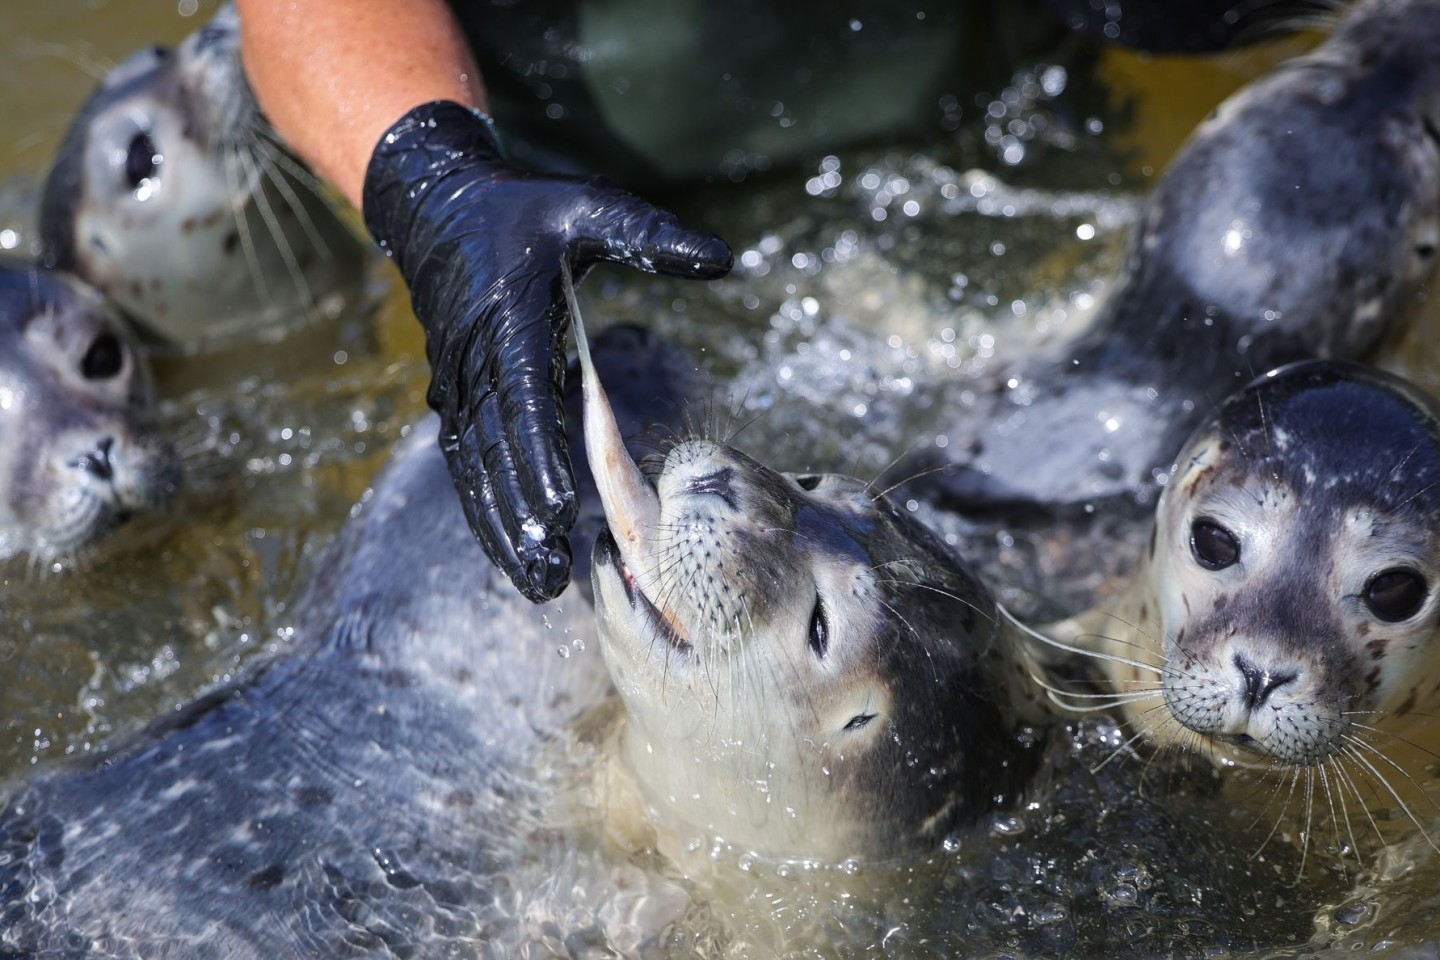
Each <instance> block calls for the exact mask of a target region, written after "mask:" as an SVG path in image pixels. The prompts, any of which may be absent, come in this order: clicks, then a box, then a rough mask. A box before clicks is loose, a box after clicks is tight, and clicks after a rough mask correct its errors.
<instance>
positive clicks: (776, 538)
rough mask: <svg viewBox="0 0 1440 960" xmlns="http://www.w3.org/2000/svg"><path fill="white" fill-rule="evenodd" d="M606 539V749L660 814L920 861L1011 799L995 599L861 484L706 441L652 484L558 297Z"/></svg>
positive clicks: (781, 843)
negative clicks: (620, 717) (614, 729)
mask: <svg viewBox="0 0 1440 960" xmlns="http://www.w3.org/2000/svg"><path fill="white" fill-rule="evenodd" d="M570 314H571V317H572V318H574V322H575V330H576V337H577V340H578V341H579V344H580V360H581V368H582V371H583V377H584V393H585V426H586V430H585V442H586V452H587V455H588V457H589V462H590V464H591V469H592V470H593V471H594V474H595V478H596V483H597V489H598V491H599V495H600V500H601V502H602V503H603V504H604V508H605V517H606V521H607V527H606V530H605V531H604V532H602V533H601V535H600V537H599V539H598V540H597V542H596V545H595V559H594V563H593V565H592V570H593V574H592V576H593V580H594V598H595V613H596V620H597V624H598V627H599V635H600V644H601V649H602V651H603V652H604V655H605V663H606V666H607V667H608V668H609V671H610V675H611V677H612V679H613V680H614V683H615V686H616V688H617V689H618V690H619V693H620V697H621V699H622V701H623V702H624V707H625V721H624V730H623V733H622V736H621V743H620V752H621V753H622V754H623V756H624V759H625V767H626V770H627V771H628V772H629V773H630V775H631V776H633V777H634V778H635V780H636V781H637V783H638V786H639V791H640V794H641V796H642V797H643V798H644V800H645V802H646V803H647V804H648V805H649V806H650V807H651V809H653V810H654V811H656V813H657V814H658V816H659V819H660V820H662V821H666V822H668V823H670V824H671V825H672V828H673V825H675V824H684V825H685V826H686V827H688V828H689V829H699V830H702V831H704V832H705V833H706V834H708V835H709V836H710V837H711V838H714V837H723V838H724V839H725V840H726V841H730V842H734V843H737V844H739V845H741V846H742V847H744V848H746V849H749V850H754V851H760V852H761V853H762V854H763V855H766V856H770V857H786V856H789V857H805V858H810V859H815V860H821V861H831V862H838V861H840V860H843V859H845V858H853V857H869V858H875V857H877V856H878V857H882V858H883V857H893V856H896V855H899V854H902V853H905V852H907V851H911V850H914V849H917V848H918V849H927V848H928V849H934V848H936V847H937V846H938V845H939V843H940V841H941V840H943V839H944V838H945V837H946V836H948V835H950V834H951V833H952V832H953V831H955V830H956V829H957V828H959V827H961V826H964V825H967V824H970V823H973V822H974V821H975V820H976V819H977V818H978V817H979V816H980V815H982V814H984V813H986V812H988V811H989V810H991V809H993V808H994V807H995V806H997V805H1001V804H1003V803H1006V802H1008V801H1012V800H1013V799H1014V798H1015V797H1016V796H1017V793H1018V790H1019V788H1020V787H1021V786H1022V785H1023V782H1024V778H1025V776H1026V775H1027V774H1028V773H1029V770H1028V768H1027V765H1026V764H1024V763H1022V762H1020V756H1019V751H1018V750H1017V747H1016V743H1015V738H1014V732H1015V730H1014V728H1015V725H1016V724H1015V719H1014V718H1015V715H1016V710H1015V709H1014V707H1015V705H1012V704H1011V703H1010V701H1009V699H1008V696H1009V691H1008V690H1007V688H1006V686H1005V683H1004V678H1006V677H1008V676H1010V675H1011V674H1013V672H1014V671H1013V670H1010V669H1008V664H1009V658H1008V651H1009V649H1010V648H1009V646H1008V644H1007V637H1006V635H1005V628H1004V621H1003V619H1002V618H1001V616H1000V614H999V611H998V609H997V608H996V604H995V601H994V598H993V597H992V596H991V595H990V593H989V591H987V590H986V589H985V588H984V587H983V586H982V585H981V584H980V582H979V581H978V580H976V579H975V578H974V577H973V576H972V575H971V574H970V573H969V571H968V570H966V569H965V568H964V567H963V566H961V565H960V564H958V563H957V562H956V560H955V559H954V557H953V556H952V555H951V554H950V553H949V552H948V551H947V550H946V549H945V547H944V546H943V545H942V544H941V543H940V542H939V541H938V540H937V539H935V537H934V536H933V535H932V534H930V532H929V531H928V530H926V529H925V528H923V527H922V526H921V525H920V524H919V523H918V522H916V521H915V520H913V519H912V518H910V517H909V516H908V515H906V514H904V513H902V512H900V511H898V510H897V509H896V508H895V507H894V506H892V505H891V504H890V503H889V501H887V500H885V499H884V498H883V497H876V496H875V495H874V494H873V493H872V492H871V491H870V490H869V488H868V487H867V485H866V484H864V483H863V482H861V481H859V480H852V479H850V478H848V477H841V476H837V475H805V476H793V475H786V474H782V473H778V472H776V471H774V470H772V469H770V468H768V467H766V466H764V465H762V464H760V463H759V462H757V461H755V460H752V459H751V458H749V457H747V456H746V455H744V454H742V453H740V452H739V451H738V450H736V449H734V448H733V447H731V446H729V445H727V444H724V443H721V442H718V441H716V440H711V439H703V438H693V439H689V440H686V441H684V442H681V443H679V444H678V445H676V446H675V447H674V448H673V449H671V450H670V451H669V453H668V454H667V455H666V456H665V459H664V462H663V464H662V465H661V467H660V469H659V472H658V475H657V476H656V477H655V479H654V481H653V485H652V482H651V481H650V480H649V479H647V478H646V476H645V475H644V474H643V473H642V472H641V471H640V469H639V467H638V466H636V465H635V464H634V463H633V462H632V461H631V460H630V458H629V455H628V454H627V453H626V452H625V447H624V445H623V444H622V443H621V437H620V434H619V432H618V430H617V429H616V428H615V426H614V421H613V419H612V418H611V416H610V414H609V412H608V404H607V403H606V400H605V395H604V391H603V389H602V388H601V385H600V381H599V379H598V377H597V376H596V373H595V368H594V365H593V364H591V363H590V362H589V351H588V348H587V346H586V340H585V334H584V327H583V323H582V321H581V320H580V314H579V310H578V308H577V306H576V304H575V303H574V302H573V300H572V302H571V303H570Z"/></svg>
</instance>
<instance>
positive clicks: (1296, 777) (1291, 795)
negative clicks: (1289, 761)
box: [1249, 766, 1300, 861]
mask: <svg viewBox="0 0 1440 960" xmlns="http://www.w3.org/2000/svg"><path fill="white" fill-rule="evenodd" d="M1299 782H1300V768H1299V767H1297V766H1292V767H1291V768H1290V790H1289V792H1287V793H1286V795H1285V802H1284V804H1282V805H1281V807H1280V810H1279V812H1278V813H1277V814H1276V816H1275V823H1274V824H1273V825H1272V826H1271V827H1270V832H1269V833H1267V834H1265V837H1264V839H1262V840H1261V841H1260V846H1258V847H1256V848H1255V852H1254V853H1252V854H1250V857H1249V859H1250V860H1251V861H1254V860H1255V859H1256V858H1257V857H1259V856H1260V854H1261V853H1263V852H1264V850H1265V848H1266V847H1267V846H1268V845H1269V844H1270V841H1271V840H1272V839H1274V837H1275V834H1276V833H1278V832H1279V830H1280V825H1281V824H1282V823H1284V822H1285V814H1286V812H1287V811H1288V810H1289V809H1290V804H1291V802H1292V801H1293V800H1294V799H1295V788H1296V786H1297V785H1298V784H1299ZM1279 792H1280V788H1279V784H1277V785H1276V789H1275V795H1278V794H1279ZM1269 809H1270V804H1269V803H1267V804H1266V805H1265V810H1262V811H1260V813H1258V814H1256V816H1255V823H1259V822H1260V818H1261V817H1263V816H1264V815H1265V812H1266V811H1267V810H1269ZM1253 825H1254V824H1252V826H1253Z"/></svg>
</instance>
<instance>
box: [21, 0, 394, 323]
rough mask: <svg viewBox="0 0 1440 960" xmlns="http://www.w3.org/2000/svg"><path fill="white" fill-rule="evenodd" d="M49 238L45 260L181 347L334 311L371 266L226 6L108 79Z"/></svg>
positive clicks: (62, 188) (79, 130)
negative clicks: (294, 140) (266, 105)
mask: <svg viewBox="0 0 1440 960" xmlns="http://www.w3.org/2000/svg"><path fill="white" fill-rule="evenodd" d="M39 233H40V243H41V261H42V262H43V263H45V264H46V265H47V266H50V267H54V268H58V269H64V270H69V271H72V272H74V273H76V274H78V275H79V276H81V277H82V278H84V279H86V280H88V281H89V282H90V283H91V284H93V285H94V286H96V287H97V288H99V289H100V290H101V291H102V292H103V293H104V294H105V295H106V296H107V297H109V298H110V300H111V301H112V302H113V303H115V304H116V305H117V306H118V307H119V308H120V309H121V310H122V311H123V312H124V313H125V314H127V315H128V316H129V317H131V318H132V319H133V320H134V321H135V322H136V323H137V325H138V326H139V328H140V329H141V331H142V332H143V333H144V334H145V335H146V336H147V337H148V338H149V339H152V340H154V341H156V343H157V344H164V345H168V346H170V347H171V348H175V349H182V350H183V349H195V348H198V347H201V346H204V345H205V344H212V343H216V342H222V341H225V340H231V339H234V338H237V337H242V336H246V335H253V334H256V333H261V332H267V333H269V334H272V335H276V334H279V333H282V332H284V331H285V330H286V329H290V328H293V327H294V326H295V325H297V324H299V323H302V322H303V321H304V320H305V318H306V317H307V316H310V315H313V314H315V313H316V312H317V311H322V312H329V311H332V310H334V309H337V308H338V305H339V304H340V303H341V302H343V300H344V299H345V298H347V297H350V296H353V295H354V294H355V293H356V291H357V289H358V287H359V285H360V283H361V280H362V279H363V273H364V264H365V261H366V255H365V249H364V247H362V246H361V245H360V243H359V241H358V240H356V238H355V236H354V235H353V234H352V233H351V231H350V229H349V228H348V227H347V226H346V225H345V224H344V223H342V222H341V221H340V219H339V218H338V217H337V215H336V213H335V211H334V210H333V209H332V208H331V207H330V206H329V204H328V203H327V202H326V200H325V198H324V197H323V196H322V195H321V193H320V188H319V185H318V182H317V181H316V180H315V179H314V178H313V177H312V176H311V175H310V174H309V173H308V172H307V171H306V170H304V168H303V167H301V165H300V164H299V162H298V161H296V160H295V159H294V158H293V157H291V156H290V155H289V153H288V152H287V151H286V150H285V148H284V147H283V146H282V145H281V144H279V142H278V141H277V140H276V138H275V136H274V134H273V133H272V132H271V131H270V129H269V126H268V124H267V123H266V122H265V120H264V118H263V117H262V116H261V114H260V109H259V107H258V105H257V104H256V102H255V98H254V95H253V94H252V93H251V91H250V86H249V83H248V82H247V81H246V79H245V74H244V71H243V69H242V67H241V62H240V23H239V18H238V17H237V15H236V14H235V11H234V8H233V6H231V5H227V6H225V7H223V8H221V10H220V12H219V13H218V14H217V15H216V16H215V17H214V19H212V20H211V21H210V22H208V23H207V24H205V25H204V26H202V27H201V28H200V29H199V30H197V31H196V32H195V33H193V34H192V35H191V36H190V37H188V38H187V39H186V40H185V41H184V42H183V43H181V44H180V45H179V46H178V47H177V48H175V49H174V50H170V49H167V48H165V47H159V46H157V47H147V48H145V49H143V50H139V51H136V52H135V53H134V54H133V55H131V56H130V57H129V59H127V60H125V61H123V62H122V63H121V64H120V65H118V66H117V67H115V68H114V69H113V70H111V71H110V73H109V74H108V75H107V76H106V77H105V79H104V80H103V81H102V82H101V84H100V86H99V87H98V88H97V89H96V90H95V92H94V93H93V94H91V96H90V99H89V100H88V101H87V102H86V103H85V105H84V106H83V107H82V108H81V110H80V112H79V113H78V114H77V116H76V117H75V120H74V121H73V123H72V124H71V126H70V129H69V131H68V132H67V134H66V136H65V139H64V141H63V143H62V144H61V147H60V150H59V153H58V155H57V156H56V158H55V162H54V164H53V166H52V168H51V170H50V173H49V175H48V177H47V178H46V181H45V185H44V188H43V193H42V198H41V205H40V229H39Z"/></svg>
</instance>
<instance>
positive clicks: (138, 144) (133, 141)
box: [125, 131, 160, 190]
mask: <svg viewBox="0 0 1440 960" xmlns="http://www.w3.org/2000/svg"><path fill="white" fill-rule="evenodd" d="M159 165H160V154H159V153H158V152H156V150H155V141H154V140H151V139H150V134H148V133H146V132H144V131H141V132H140V133H137V134H135V136H133V137H131V138H130V146H129V147H128V148H127V149H126V151H125V182H126V183H128V184H129V185H130V189H131V190H134V189H135V188H136V187H138V186H140V184H141V183H143V182H144V181H146V180H148V179H150V178H151V177H153V176H154V175H155V168H156V167H158V166H159Z"/></svg>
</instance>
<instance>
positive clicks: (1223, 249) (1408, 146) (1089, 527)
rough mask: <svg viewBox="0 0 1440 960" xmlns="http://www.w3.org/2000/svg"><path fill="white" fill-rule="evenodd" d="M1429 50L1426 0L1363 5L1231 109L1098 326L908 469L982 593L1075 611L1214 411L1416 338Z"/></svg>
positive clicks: (1435, 195) (1437, 38)
mask: <svg viewBox="0 0 1440 960" xmlns="http://www.w3.org/2000/svg"><path fill="white" fill-rule="evenodd" d="M1437 45H1440V3H1437V2H1435V0H1370V2H1362V3H1359V4H1357V5H1356V6H1355V8H1354V9H1353V10H1352V11H1350V12H1349V13H1347V14H1346V15H1345V16H1344V17H1343V18H1342V19H1341V20H1340V21H1339V23H1338V24H1337V26H1336V27H1335V29H1334V32H1333V33H1332V34H1331V36H1330V37H1329V38H1328V39H1327V40H1326V41H1325V42H1324V43H1323V44H1321V45H1320V46H1319V47H1318V48H1316V49H1315V50H1314V51H1312V52H1311V53H1308V54H1306V55H1304V56H1301V57H1298V58H1295V59H1293V60H1290V61H1288V62H1286V63H1284V64H1282V65H1281V66H1280V67H1279V68H1277V69H1276V70H1274V71H1273V72H1271V73H1270V74H1268V75H1266V76H1264V77H1262V78H1260V79H1258V80H1256V81H1255V82H1253V83H1251V84H1250V85H1248V86H1246V87H1245V88H1243V89H1242V90H1240V91H1239V92H1237V93H1236V94H1235V95H1233V96H1232V97H1230V98H1229V99H1228V100H1226V101H1225V102H1224V103H1223V104H1221V105H1220V107H1219V108H1217V109H1216V111H1215V112H1214V114H1213V115H1212V116H1211V117H1210V118H1209V119H1208V120H1206V121H1205V122H1204V123H1202V124H1201V125H1200V126H1199V128H1197V129H1196V131H1195V132H1194V134H1193V135H1192V137H1191V138H1190V140H1189V141H1188V142H1187V144H1186V145H1185V146H1184V148H1183V149H1182V150H1181V152H1180V153H1179V155H1177V157H1176V158H1175V160H1174V162H1173V163H1172V164H1171V166H1170V167H1169V169H1168V170H1167V171H1166V172H1165V175H1164V177H1163V178H1162V179H1161V180H1160V182H1159V183H1158V184H1157V185H1156V187H1155V189H1154V191H1153V192H1152V194H1151V195H1150V196H1149V197H1148V199H1147V200H1146V203H1145V205H1144V209H1143V212H1142V216H1141V221H1140V223H1139V224H1138V226H1137V228H1136V230H1135V232H1134V234H1133V235H1132V237H1131V239H1130V243H1129V246H1128V249H1127V252H1126V255H1125V260H1124V265H1123V269H1122V270H1121V273H1120V275H1119V276H1117V277H1116V279H1115V281H1114V283H1113V285H1112V290H1111V292H1110V293H1109V295H1108V296H1107V298H1106V299H1105V300H1104V301H1103V303H1102V304H1101V305H1100V307H1099V308H1098V309H1097V313H1096V315H1095V316H1094V318H1093V322H1092V323H1091V324H1090V325H1089V326H1088V327H1087V328H1085V329H1084V330H1082V331H1081V332H1080V333H1078V334H1077V335H1076V336H1075V338H1074V339H1072V340H1071V341H1069V342H1066V343H1063V344H1061V345H1059V346H1058V348H1057V349H1055V350H1052V351H1046V352H1043V353H1040V354H1036V355H1033V356H1026V357H1023V358H1021V359H1019V360H1017V361H1015V362H1014V363H1013V364H1011V365H1010V367H1009V368H1008V369H1005V370H1003V371H1002V372H1001V373H1000V375H999V376H998V377H997V378H996V379H995V381H994V384H993V388H992V389H990V390H988V391H980V395H979V397H978V398H977V399H976V401H975V404H974V406H973V408H971V409H966V410H963V411H959V412H957V417H958V418H961V419H958V422H957V423H956V424H955V429H954V430H950V431H947V446H946V447H945V449H943V450H938V451H931V452H927V453H925V454H923V456H922V461H923V462H918V463H917V462H911V463H909V464H908V465H907V466H905V467H904V468H902V469H903V470H904V471H906V472H908V473H912V474H914V473H924V474H925V475H924V476H922V477H920V478H919V479H918V480H916V481H915V482H914V483H913V484H912V485H911V486H910V487H909V488H908V489H909V490H910V492H911V493H912V494H913V495H914V496H915V497H916V498H917V499H919V500H923V501H929V502H932V503H935V504H937V505H938V506H940V507H941V508H942V509H943V510H945V511H947V512H949V513H952V514H960V515H962V516H963V517H964V518H965V522H966V523H968V524H969V525H970V526H969V527H968V528H966V529H962V530H961V531H960V536H961V537H962V538H963V541H964V544H965V547H966V552H967V555H968V556H971V557H972V558H974V559H976V560H977V561H978V562H983V563H984V565H985V570H986V573H987V576H988V577H989V578H990V579H992V580H993V581H994V582H996V583H999V584H1003V585H1005V586H1006V587H1011V588H1015V589H1016V590H1017V591H1019V592H1020V593H1026V592H1028V594H1029V596H1028V597H1025V596H1013V595H1011V594H1010V593H1005V594H1003V596H1004V597H1005V599H1007V601H1013V602H1014V603H1016V604H1018V605H1019V606H1021V607H1022V608H1025V610H1026V612H1030V613H1034V614H1035V615H1044V616H1047V617H1048V618H1057V617H1059V616H1065V615H1070V614H1074V613H1077V612H1079V610H1081V609H1083V608H1084V607H1085V606H1088V605H1089V603H1091V602H1093V600H1094V599H1095V596H1096V594H1097V592H1099V593H1103V592H1104V590H1105V589H1107V583H1115V582H1119V581H1120V580H1121V579H1123V577H1124V575H1125V571H1124V570H1123V569H1114V568H1112V567H1111V566H1109V565H1108V564H1106V563H1105V562H1104V558H1105V557H1107V556H1111V555H1114V554H1115V551H1108V550H1105V549H1103V548H1101V547H1099V546H1097V544H1101V543H1104V542H1113V541H1114V540H1115V539H1117V538H1124V537H1126V536H1130V535H1131V534H1132V533H1133V531H1135V530H1137V529H1143V525H1144V524H1145V523H1146V522H1147V521H1148V516H1149V513H1150V511H1151V509H1152V508H1153V503H1154V497H1155V496H1156V494H1157V492H1158V486H1159V483H1160V482H1161V481H1163V480H1164V478H1165V476H1166V475H1167V472H1168V470H1169V467H1170V464H1171V463H1172V462H1173V461H1174V457H1175V453H1176V451H1177V450H1179V448H1180V445H1181V444H1182V443H1183V442H1184V440H1185V438H1186V437H1187V436H1188V435H1189V434H1190V432H1191V431H1192V430H1193V429H1194V428H1195V426H1196V425H1197V424H1198V422H1199V421H1200V419H1202V418H1203V417H1204V415H1205V413H1206V411H1208V410H1210V409H1211V408H1212V407H1213V406H1214V405H1215V404H1216V403H1218V402H1219V401H1220V400H1222V399H1223V398H1224V397H1226V396H1228V395H1229V394H1230V393H1232V392H1233V391H1234V390H1236V389H1239V388H1240V387H1241V386H1242V385H1243V384H1244V383H1246V382H1247V381H1248V380H1249V379H1250V378H1251V377H1253V376H1255V375H1256V374H1258V373H1260V372H1263V371H1265V370H1269V369H1272V368H1274V367H1277V366H1280V365H1282V364H1285V363H1288V362H1291V361H1296V360H1302V359H1308V358H1312V357H1336V358H1340V359H1357V358H1361V357H1363V356H1365V355H1366V354H1368V353H1369V352H1370V351H1372V350H1373V349H1374V348H1375V347H1376V346H1377V345H1378V344H1380V343H1381V342H1382V341H1383V340H1384V339H1385V338H1386V337H1387V336H1388V335H1394V334H1395V333H1396V332H1397V331H1398V330H1400V329H1402V328H1403V326H1404V325H1405V323H1406V322H1407V321H1408V320H1409V319H1410V318H1411V316H1412V315H1413V313H1414V309H1413V308H1414V307H1415V306H1416V305H1417V304H1418V302H1419V301H1420V300H1421V299H1422V297H1421V292H1422V291H1423V289H1424V287H1425V284H1426V282H1427V281H1428V279H1429V277H1430V276H1431V275H1432V273H1433V268H1434V264H1435V259H1436V249H1437V243H1440V114H1437V111H1440V67H1437V64H1436V61H1435V58H1434V56H1433V52H1434V50H1435V49H1436V47H1437ZM962 526H963V524H962ZM997 538H998V541H999V542H998V543H997ZM1077 541H1078V542H1077ZM1011 542H1013V543H1014V546H1013V547H1006V546H1005V544H1008V543H1011ZM997 551H998V555H997ZM1097 559H1099V560H1100V561H1101V562H1097Z"/></svg>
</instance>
